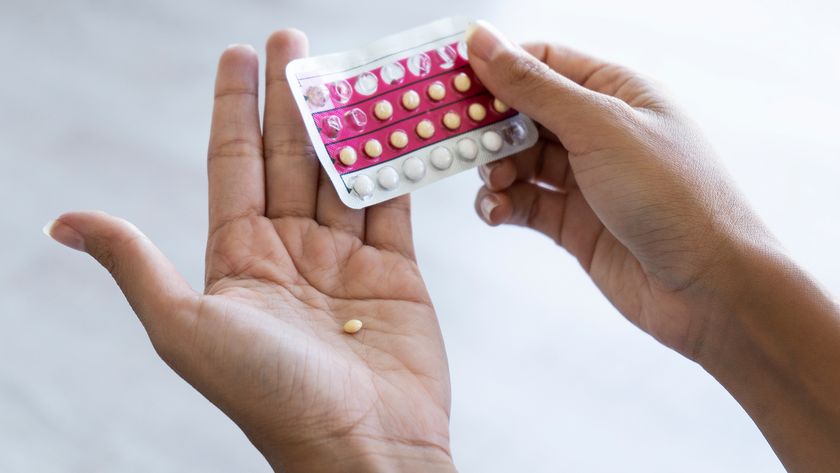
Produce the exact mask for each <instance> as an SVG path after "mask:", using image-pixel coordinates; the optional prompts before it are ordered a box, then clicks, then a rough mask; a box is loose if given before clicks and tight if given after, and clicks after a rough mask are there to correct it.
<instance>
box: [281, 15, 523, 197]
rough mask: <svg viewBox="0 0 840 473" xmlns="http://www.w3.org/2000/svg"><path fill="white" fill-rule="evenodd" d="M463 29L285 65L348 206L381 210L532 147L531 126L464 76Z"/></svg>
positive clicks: (441, 25) (411, 33)
mask: <svg viewBox="0 0 840 473" xmlns="http://www.w3.org/2000/svg"><path fill="white" fill-rule="evenodd" d="M468 25H469V21H468V20H466V19H464V18H447V19H443V20H438V21H435V22H433V23H430V24H427V25H424V26H421V27H418V28H414V29H411V30H408V31H405V32H403V33H399V34H396V35H392V36H388V37H386V38H383V39H380V40H378V41H376V42H374V43H372V44H370V45H368V46H367V47H365V48H362V49H357V50H353V51H348V52H344V53H337V54H330V55H326V56H315V57H308V58H301V59H296V60H294V61H292V62H290V63H289V65H288V66H287V67H286V76H287V78H288V81H289V85H290V87H291V89H292V94H293V95H294V97H295V102H296V103H297V106H298V108H299V109H300V112H301V115H302V116H303V121H304V124H305V126H306V130H307V133H308V134H309V138H310V140H311V141H312V145H313V147H314V149H315V153H316V154H317V156H318V159H319V160H320V162H321V165H322V166H323V167H324V170H325V172H326V173H327V176H329V179H330V182H332V184H333V186H334V187H335V189H336V191H337V192H338V195H339V197H340V198H341V200H342V202H344V204H346V205H347V206H348V207H351V208H355V209H358V208H364V207H367V206H369V205H373V204H377V203H379V202H383V201H385V200H388V199H391V198H394V197H397V196H399V195H402V194H406V193H409V192H411V191H413V190H415V189H418V188H420V187H422V186H425V185H428V184H431V183H433V182H435V181H437V180H439V179H442V178H444V177H447V176H451V175H453V174H456V173H459V172H461V171H464V170H466V169H470V168H473V167H476V166H478V165H481V164H485V163H489V162H491V161H495V160H497V159H500V158H503V157H505V156H509V155H511V154H513V153H516V152H518V151H521V150H523V149H526V148H529V147H531V146H533V145H534V143H536V141H537V135H538V133H537V129H536V127H535V126H534V123H533V122H532V121H531V120H530V119H529V118H528V117H526V116H524V115H522V114H521V113H519V112H517V111H516V110H513V109H511V108H510V107H508V106H507V105H505V104H504V103H502V102H501V101H499V100H498V99H496V98H495V97H493V96H492V95H491V94H490V92H489V91H488V90H487V89H486V88H485V87H484V86H483V85H482V84H481V82H480V81H479V80H478V78H477V77H476V75H475V73H474V72H473V70H472V68H470V65H469V62H468V60H467V45H466V43H465V40H464V33H465V30H466V28H467V26H468Z"/></svg>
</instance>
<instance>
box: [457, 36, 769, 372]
mask: <svg viewBox="0 0 840 473" xmlns="http://www.w3.org/2000/svg"><path fill="white" fill-rule="evenodd" d="M468 34H469V33H468ZM469 55H470V62H471V65H472V67H473V69H474V70H475V72H476V74H477V75H478V77H479V78H480V79H481V81H482V82H483V83H484V84H485V85H486V86H487V88H488V89H489V90H490V91H491V92H493V93H494V94H495V95H496V97H497V98H499V99H500V100H502V101H503V102H504V103H506V104H508V105H509V106H511V107H513V108H515V109H517V110H519V111H521V112H523V113H525V114H526V115H528V116H530V117H532V118H533V119H534V120H535V121H537V122H538V124H539V125H540V127H541V135H542V136H541V138H540V140H539V142H538V143H537V145H536V146H534V147H533V148H530V149H528V150H526V151H523V152H521V153H519V154H517V155H514V156H511V157H509V158H507V159H503V160H500V161H496V162H494V163H490V164H489V165H486V166H483V167H482V168H480V174H481V176H482V178H483V180H484V183H485V186H484V187H483V188H481V190H480V191H479V192H478V195H477V198H476V203H475V206H476V210H477V211H478V213H479V215H480V216H481V217H482V218H483V219H484V220H485V221H486V222H487V223H489V224H490V225H499V224H505V223H507V224H516V225H524V226H528V227H531V228H533V229H535V230H538V231H540V232H542V233H544V234H545V235H547V236H549V237H550V238H552V239H553V240H554V241H556V242H557V243H558V244H559V245H561V246H563V247H564V248H566V249H567V250H568V251H569V252H571V253H572V254H573V255H574V256H575V257H576V258H577V259H578V261H579V262H580V264H581V265H582V266H583V268H584V269H586V270H587V272H588V273H589V275H590V276H591V277H592V279H593V280H594V282H595V283H596V284H597V285H598V287H599V288H600V289H601V291H603V293H604V294H605V295H606V296H607V297H608V298H609V299H610V301H611V302H612V303H613V304H614V305H615V306H616V307H617V308H618V309H619V310H620V311H621V312H622V314H624V315H625V316H626V317H627V318H628V319H630V321H632V322H633V323H635V324H636V325H638V326H639V327H641V328H642V329H643V330H645V331H647V332H648V333H650V334H651V335H653V336H654V337H656V338H657V339H658V340H660V341H661V342H663V343H665V344H666V345H668V346H670V347H672V348H674V349H676V350H677V351H679V352H680V353H682V354H684V355H686V356H688V357H690V358H692V359H697V358H698V357H701V356H702V355H703V351H704V349H705V347H704V342H705V341H706V340H707V337H706V333H705V332H706V330H707V329H708V327H709V325H710V324H713V323H714V321H711V320H709V317H710V316H711V314H712V313H713V312H716V311H715V310H714V309H715V308H713V307H709V305H710V304H719V303H722V302H726V300H727V299H728V298H729V297H730V295H729V294H728V291H730V290H731V287H730V285H725V286H724V285H721V284H720V282H721V279H720V278H721V277H723V276H724V275H725V273H726V271H727V269H726V265H725V264H723V263H728V262H730V261H732V259H733V258H734V257H735V256H736V255H738V254H740V253H742V252H743V248H744V247H745V246H750V247H761V248H762V249H766V248H772V247H774V246H775V243H774V240H773V239H772V237H771V236H770V234H769V233H768V232H767V231H766V230H765V228H764V226H763V225H762V224H761V222H760V221H759V219H758V218H756V217H755V215H754V214H753V212H752V211H751V210H750V208H749V207H748V206H747V205H746V204H745V202H744V201H743V199H742V198H741V196H740V195H739V193H738V191H737V190H736V189H735V187H734V186H733V185H732V183H731V182H730V181H729V179H728V177H727V175H726V173H725V172H724V171H723V169H722V168H721V166H720V165H719V164H718V161H717V159H716V157H715V155H714V152H713V151H712V149H711V148H710V147H709V145H708V144H707V143H706V141H705V140H704V138H703V137H702V136H701V135H700V133H699V132H698V131H697V130H696V129H695V128H694V127H693V126H692V124H691V123H689V122H688V120H687V119H686V118H685V117H683V116H682V115H680V113H679V111H677V110H676V109H675V107H674V106H673V105H672V104H671V103H670V102H669V101H668V99H667V98H665V97H664V96H663V95H662V94H661V93H660V92H659V91H658V90H657V88H656V87H655V85H654V84H652V83H651V82H649V81H648V80H646V79H644V78H642V77H640V76H639V75H637V74H636V73H634V72H633V71H630V70H629V69H627V68H624V67H621V66H617V65H613V64H609V63H607V62H604V61H601V60H598V59H595V58H592V57H589V56H586V55H584V54H581V53H578V52H575V51H572V50H569V49H566V48H563V47H560V46H555V45H551V44H545V43H539V44H529V45H526V46H525V47H524V49H523V48H520V47H518V46H514V45H513V44H511V43H510V42H509V41H507V40H506V39H505V38H504V37H502V36H501V35H499V34H498V33H497V32H495V30H494V29H493V28H492V27H491V26H489V25H487V24H486V23H483V22H478V23H477V25H476V27H475V29H473V30H472V31H471V34H470V39H469ZM695 302H696V303H695ZM717 312H719V310H718V311H717Z"/></svg>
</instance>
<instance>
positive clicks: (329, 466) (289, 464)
mask: <svg viewBox="0 0 840 473" xmlns="http://www.w3.org/2000/svg"><path fill="white" fill-rule="evenodd" d="M258 448H259V450H260V451H261V452H262V453H263V455H264V456H265V458H266V460H267V461H268V463H269V464H270V465H271V467H272V468H273V469H274V471H283V472H290V473H295V472H310V471H318V472H325V473H329V472H354V473H356V472H359V473H375V472H391V471H400V472H406V473H411V472H424V473H425V472H428V473H453V472H456V471H457V470H456V469H455V465H454V463H453V462H452V456H451V454H450V453H449V450H448V441H447V447H441V446H440V445H438V444H436V443H426V442H419V441H418V442H411V441H400V440H394V441H385V440H379V439H370V438H365V437H361V436H345V437H341V438H331V439H325V440H321V441H309V442H307V443H306V444H298V445H290V446H289V447H287V448H277V447H275V446H273V445H258Z"/></svg>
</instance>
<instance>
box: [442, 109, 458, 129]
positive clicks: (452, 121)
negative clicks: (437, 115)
mask: <svg viewBox="0 0 840 473" xmlns="http://www.w3.org/2000/svg"><path fill="white" fill-rule="evenodd" d="M443 126H445V127H446V128H449V129H450V130H455V129H456V128H458V127H459V126H461V115H458V114H457V113H455V112H446V113H445V114H444V115H443Z"/></svg>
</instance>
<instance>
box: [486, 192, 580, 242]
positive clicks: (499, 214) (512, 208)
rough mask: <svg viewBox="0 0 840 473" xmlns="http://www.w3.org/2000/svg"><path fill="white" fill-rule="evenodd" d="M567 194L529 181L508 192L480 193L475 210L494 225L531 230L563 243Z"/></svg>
mask: <svg viewBox="0 0 840 473" xmlns="http://www.w3.org/2000/svg"><path fill="white" fill-rule="evenodd" d="M565 204H566V195H565V194H563V193H560V192H554V191H551V190H548V189H544V188H542V187H540V186H538V185H536V184H533V183H529V182H517V183H515V184H513V185H512V186H510V187H509V188H507V189H505V191H504V192H492V191H490V190H489V189H487V188H486V187H482V188H481V190H479V191H478V195H477V196H476V200H475V207H476V211H477V212H478V214H479V215H480V216H481V217H482V219H484V221H485V222H487V223H488V224H490V225H493V226H495V225H500V224H503V223H507V224H513V225H519V226H523V227H530V228H533V229H534V230H537V231H538V232H541V233H543V234H545V235H546V236H548V237H550V238H551V239H553V240H555V241H556V242H557V243H560V234H561V230H562V223H563V217H564V215H563V213H564V211H565Z"/></svg>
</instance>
